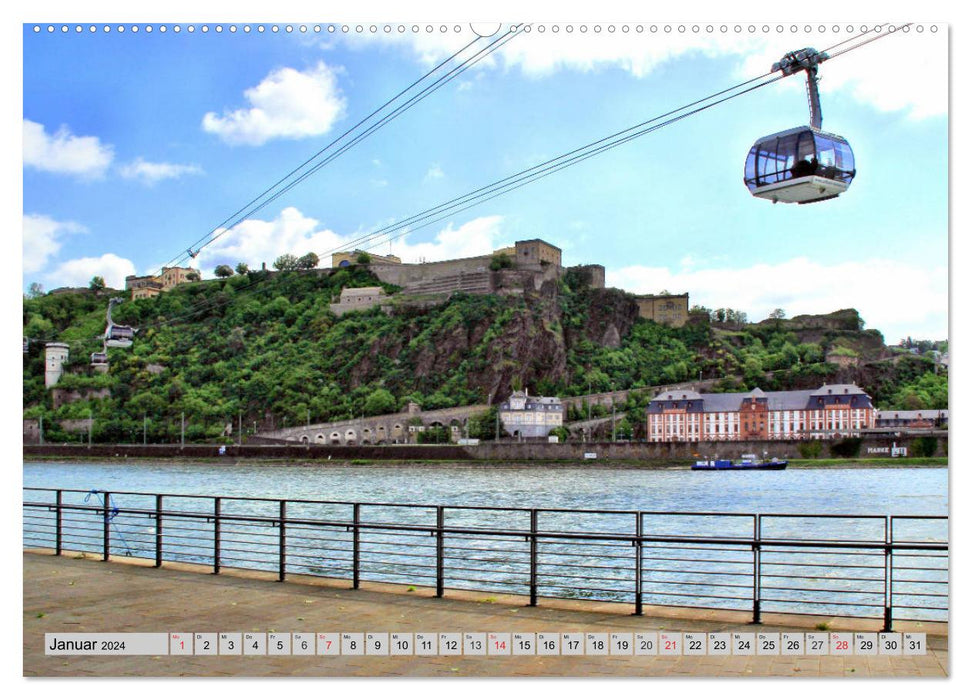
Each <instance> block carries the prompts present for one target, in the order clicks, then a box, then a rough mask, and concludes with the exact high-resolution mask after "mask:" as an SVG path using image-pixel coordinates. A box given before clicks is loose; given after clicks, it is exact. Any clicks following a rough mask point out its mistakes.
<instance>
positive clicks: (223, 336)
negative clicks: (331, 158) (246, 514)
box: [23, 256, 947, 442]
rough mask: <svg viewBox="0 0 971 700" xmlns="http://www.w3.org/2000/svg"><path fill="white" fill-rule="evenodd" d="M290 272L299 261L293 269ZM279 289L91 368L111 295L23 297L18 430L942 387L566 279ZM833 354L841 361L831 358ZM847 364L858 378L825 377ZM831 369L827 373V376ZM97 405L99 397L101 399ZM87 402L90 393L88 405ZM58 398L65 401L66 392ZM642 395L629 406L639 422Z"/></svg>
mask: <svg viewBox="0 0 971 700" xmlns="http://www.w3.org/2000/svg"><path fill="white" fill-rule="evenodd" d="M291 257H292V256H291ZM279 262H280V263H281V264H280V265H278V266H276V267H277V269H278V272H273V273H271V272H268V271H265V270H261V271H249V270H248V269H247V268H246V267H245V266H243V265H240V266H237V268H236V269H235V270H232V269H230V268H229V267H228V266H226V269H220V270H218V271H217V278H216V279H212V280H206V281H200V282H195V283H192V284H185V285H181V286H179V287H176V288H175V289H173V290H171V291H168V292H165V293H163V294H160V295H158V296H156V297H153V298H148V299H139V300H137V301H126V302H125V303H123V304H120V305H118V306H116V307H115V309H114V310H113V312H112V313H113V316H114V319H115V321H116V322H117V323H122V324H126V325H131V326H134V327H136V328H138V329H139V331H138V333H137V334H136V339H135V343H134V345H133V346H132V347H131V348H128V349H109V351H108V352H109V368H108V371H107V372H105V373H99V372H96V371H94V370H93V368H92V367H91V366H90V365H89V360H90V354H91V353H92V352H95V351H100V350H101V340H100V335H101V334H102V333H103V331H104V325H105V310H106V308H107V305H108V300H109V298H110V297H111V296H118V295H120V296H123V297H125V298H126V299H127V293H124V292H118V291H114V290H110V289H94V288H89V289H86V290H85V289H78V290H72V292H71V293H62V294H43V293H40V292H36V293H32V294H30V295H28V296H25V298H24V305H23V323H24V336H25V337H27V338H30V339H33V340H34V342H32V343H31V344H30V348H29V351H28V352H27V353H26V354H25V355H24V374H23V380H24V416H25V418H37V417H41V416H43V418H44V423H45V429H46V431H47V434H48V437H49V439H50V440H52V441H57V440H70V439H77V437H72V436H70V435H68V434H67V433H66V432H64V431H61V430H60V429H59V428H58V425H59V424H60V422H61V421H64V420H68V419H78V418H82V419H83V418H88V417H91V416H93V417H94V418H96V422H95V432H94V436H93V437H94V440H96V441H106V442H108V441H111V442H131V441H137V442H140V441H141V439H142V431H143V428H144V429H145V431H146V433H147V438H148V440H149V441H154V442H175V441H178V439H179V435H180V428H181V417H182V415H183V414H184V415H185V417H186V425H187V430H186V439H187V440H191V441H202V440H205V441H216V440H219V439H221V438H222V437H223V436H224V433H225V432H226V429H227V427H228V426H233V428H232V430H233V431H235V429H236V428H235V426H236V424H237V421H238V420H239V419H240V418H241V419H242V423H243V426H244V431H245V432H252V430H253V429H256V430H264V429H271V428H280V427H285V426H287V425H291V426H292V425H300V424H304V423H305V422H307V421H310V422H322V421H329V420H339V419H345V418H352V417H355V416H361V415H377V414H381V413H387V412H392V411H396V410H400V409H402V408H403V407H404V406H405V405H406V404H407V403H408V402H409V401H416V402H418V403H419V404H421V406H422V407H423V408H425V409H435V408H447V407H451V406H457V405H465V404H476V403H495V402H497V401H499V400H501V399H503V398H505V397H506V396H508V394H509V392H510V391H511V387H513V386H522V387H524V388H528V389H529V391H530V392H531V393H536V394H547V395H560V396H577V395H582V394H586V393H591V392H602V391H610V390H619V389H632V388H633V389H636V388H639V387H650V386H656V385H663V384H671V383H675V382H683V381H693V380H698V379H699V378H701V379H704V380H709V381H712V382H713V383H714V390H715V391H738V390H743V389H747V388H754V387H756V386H759V387H761V388H762V389H764V390H780V389H790V388H810V387H812V388H815V387H818V386H820V385H821V384H823V383H826V382H837V381H838V382H855V383H857V384H859V385H860V386H862V387H863V388H864V389H865V390H866V391H867V392H868V393H870V395H871V396H872V397H873V398H874V401H875V403H876V404H877V405H878V407H880V408H913V407H917V408H946V407H947V376H946V373H942V372H941V371H940V369H939V368H937V371H935V370H936V368H935V365H934V362H933V361H932V360H930V359H929V358H927V357H923V356H920V355H915V354H911V353H905V354H899V353H894V352H893V351H892V350H891V349H889V348H887V347H886V346H885V345H884V343H883V338H882V336H881V335H880V333H879V332H878V331H876V330H864V323H863V321H862V319H860V318H859V315H858V314H857V313H856V312H855V311H853V310H852V309H849V310H843V311H839V312H836V313H834V314H830V315H827V316H811V317H796V318H794V319H790V320H787V319H785V318H784V317H783V316H784V314H783V315H781V316H780V315H775V317H773V318H770V319H767V320H766V321H763V322H761V323H755V324H752V323H747V322H746V319H745V318H744V314H740V313H739V312H733V311H732V310H724V309H722V310H719V311H720V312H721V313H719V312H718V311H716V312H710V311H709V310H705V309H697V308H696V309H694V310H693V313H692V314H691V320H690V322H689V323H687V324H686V325H685V326H683V327H681V328H670V327H666V326H662V325H658V324H656V323H654V322H651V321H647V320H643V319H640V318H638V316H637V306H636V303H635V302H634V298H633V297H632V296H631V295H629V294H627V293H625V292H623V291H620V290H616V289H595V288H591V287H589V286H587V285H586V284H585V282H584V280H583V277H582V276H581V275H580V274H578V273H577V272H575V271H573V270H569V271H567V273H566V274H565V275H564V277H563V278H562V279H561V280H560V281H559V283H553V282H550V283H547V284H545V285H544V286H543V288H542V289H541V290H540V291H539V292H535V293H533V292H530V293H528V294H526V295H525V296H516V295H469V294H454V295H453V296H452V297H451V298H449V299H448V300H447V301H444V302H442V303H440V304H437V305H432V306H427V305H410V304H407V303H395V304H394V306H393V308H392V310H391V312H390V313H385V312H383V311H381V310H380V309H377V308H375V309H372V310H369V311H360V312H352V313H346V314H344V315H343V316H340V317H337V316H335V315H334V314H333V313H332V312H331V310H330V308H329V306H330V304H331V303H334V302H336V301H338V300H339V297H340V292H341V289H343V288H345V287H366V286H381V287H383V288H384V289H385V291H386V292H387V293H389V294H393V293H394V292H396V291H398V290H397V289H396V288H394V287H392V286H389V285H384V284H382V283H381V282H380V281H379V280H378V279H376V278H375V277H373V276H372V275H371V274H370V273H369V272H368V269H367V265H365V264H358V265H355V266H351V267H348V268H341V269H339V270H319V269H313V266H312V265H311V264H310V263H311V262H313V263H314V265H315V264H316V261H310V260H302V259H300V258H294V259H293V260H290V259H289V258H288V259H286V260H280V261H279ZM52 340H57V341H61V342H66V343H68V344H69V345H70V349H71V355H70V361H69V364H68V365H67V366H66V372H65V374H64V376H63V377H62V379H61V380H60V382H59V383H58V385H57V388H58V389H63V390H65V391H66V392H67V391H70V392H74V394H75V396H74V397H73V398H75V400H74V401H71V402H68V403H64V404H63V405H60V406H58V407H57V408H56V409H55V408H54V402H53V396H52V392H51V391H48V390H46V389H45V388H44V356H43V345H44V342H45V341H52ZM834 353H835V354H834ZM840 353H850V354H852V356H853V358H854V360H855V361H854V362H853V363H842V364H840V363H834V362H833V360H834V359H836V358H838V357H839V356H840V355H839V354H840ZM827 359H829V361H827ZM104 389H107V390H108V392H107V395H103V394H105V392H103V391H102V390H104ZM95 392H100V393H98V394H95ZM60 393H65V392H60ZM649 398H650V394H649V392H644V393H642V394H632V397H631V399H630V404H629V405H628V406H627V407H626V408H627V409H629V410H630V411H631V412H632V413H631V415H636V411H638V410H640V409H641V408H643V406H644V405H646V402H647V401H648V400H649Z"/></svg>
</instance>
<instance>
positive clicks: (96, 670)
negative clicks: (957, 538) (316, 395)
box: [23, 552, 948, 677]
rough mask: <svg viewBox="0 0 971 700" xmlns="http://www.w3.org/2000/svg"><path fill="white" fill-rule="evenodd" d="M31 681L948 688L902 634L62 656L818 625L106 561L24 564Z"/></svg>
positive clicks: (864, 625) (932, 631) (940, 640)
mask: <svg viewBox="0 0 971 700" xmlns="http://www.w3.org/2000/svg"><path fill="white" fill-rule="evenodd" d="M23 562H24V675H26V676H341V677H346V676H380V677H392V676H426V677H427V676H437V677H463V676H497V677H510V676H518V677H532V676H547V677H560V676H564V677H577V676H590V677H632V676H696V677H757V676H775V677H779V676H788V677H818V676H827V677H834V676H837V677H866V676H869V677H889V676H899V677H946V676H947V669H948V651H947V649H948V639H947V631H946V627H944V626H942V625H924V626H919V625H915V624H911V625H904V624H901V625H899V627H898V628H897V630H896V631H922V632H926V633H927V646H928V651H927V654H926V655H925V656H638V657H616V656H614V657H596V656H582V657H575V656H574V657H569V656H561V657H542V656H528V657H527V656H503V657H495V656H489V657H475V656H459V657H447V656H435V657H417V656H407V657H404V656H397V657H378V656H361V657H348V656H341V657H326V656H304V657H301V656H245V657H232V656H209V657H204V656H160V657H115V656H84V657H58V656H46V655H45V654H44V633H45V632H62V633H64V632H73V633H82V632H87V633H91V632H189V633H191V632H328V631H330V632H433V633H437V632H638V631H645V630H650V631H655V630H657V631H663V630H668V631H677V632H739V631H742V632H756V631H767V632H769V631H771V632H775V631H799V632H806V631H813V629H814V627H813V625H815V624H816V623H817V622H819V621H820V620H822V618H815V619H811V618H804V617H778V618H775V617H771V616H765V623H764V624H762V625H750V624H746V622H747V621H746V618H745V616H741V615H733V614H729V613H715V612H711V613H706V612H703V611H680V612H679V611H676V610H670V609H665V610H664V611H663V612H664V616H661V615H660V613H661V612H662V611H658V610H653V609H652V610H647V613H648V614H646V615H644V616H643V617H635V616H632V615H630V606H622V605H617V604H591V603H580V602H577V603H573V602H568V601H542V600H541V601H540V606H539V607H535V608H530V607H527V606H525V601H524V600H523V599H521V598H513V597H504V596H495V595H492V594H476V593H461V592H453V591H446V597H445V598H444V599H436V598H434V597H433V595H432V593H431V592H428V591H423V590H417V591H408V590H407V588H406V587H404V586H388V585H385V586H378V585H371V584H367V585H366V588H363V589H361V590H357V591H354V590H351V589H349V588H348V587H347V586H346V584H343V583H340V584H339V583H334V582H326V581H321V580H319V579H312V578H305V577H299V576H294V577H293V579H292V580H288V581H287V582H285V583H279V582H277V581H275V580H272V578H271V577H269V576H264V575H262V574H254V573H248V574H242V573H239V574H237V573H232V574H223V575H219V576H214V575H212V574H210V573H206V570H205V569H203V568H201V567H193V566H191V565H177V564H166V565H165V566H164V567H163V568H161V569H154V568H152V567H151V566H150V565H149V563H148V562H134V563H132V562H127V561H125V562H122V561H118V562H115V561H112V562H107V563H105V562H101V561H100V560H98V559H96V558H94V557H92V556H91V555H89V556H88V558H86V559H82V558H80V556H79V555H68V556H62V557H53V556H50V555H46V554H36V553H30V552H25V553H24V555H23ZM827 624H828V625H829V629H831V630H833V631H840V630H846V631H877V630H878V629H879V624H878V623H876V622H871V621H851V620H827Z"/></svg>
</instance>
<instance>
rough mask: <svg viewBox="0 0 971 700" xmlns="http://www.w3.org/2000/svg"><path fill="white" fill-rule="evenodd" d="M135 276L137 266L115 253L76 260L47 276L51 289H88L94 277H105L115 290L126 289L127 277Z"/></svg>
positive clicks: (64, 263)
mask: <svg viewBox="0 0 971 700" xmlns="http://www.w3.org/2000/svg"><path fill="white" fill-rule="evenodd" d="M134 274H135V264H134V263H133V262H132V261H131V260H128V259H127V258H120V257H118V256H117V255H115V254H114V253H105V254H104V255H102V256H101V257H100V258H76V259H74V260H68V261H67V262H63V263H61V264H60V265H58V266H57V269H55V270H54V271H53V272H51V273H50V274H48V275H47V276H46V278H47V281H48V285H49V286H51V287H86V286H87V285H88V283H89V282H90V281H91V278H92V277H94V276H96V275H97V276H99V277H104V280H105V284H107V285H108V286H109V287H112V288H114V289H124V288H125V277H126V276H128V275H134Z"/></svg>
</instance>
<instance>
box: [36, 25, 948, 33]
mask: <svg viewBox="0 0 971 700" xmlns="http://www.w3.org/2000/svg"><path fill="white" fill-rule="evenodd" d="M911 29H913V30H914V31H915V32H916V33H918V34H921V33H923V32H924V31H925V26H924V25H921V24H918V25H909V26H898V25H889V26H887V27H886V29H884V28H883V27H881V26H880V25H879V24H874V25H867V24H860V25H854V24H847V25H839V24H832V25H826V24H818V25H811V24H805V25H798V24H790V25H782V24H776V25H769V24H762V25H755V24H748V25H742V24H734V25H728V24H719V25H717V26H716V25H713V24H705V25H700V24H691V25H687V24H678V25H673V24H663V25H657V24H650V25H645V24H636V25H630V24H606V25H600V24H592V25H588V24H578V25H573V24H555V23H554V24H535V25H528V24H527V25H525V26H523V28H522V30H521V31H522V32H524V33H526V34H529V33H531V32H534V31H535V32H537V33H539V34H544V33H546V32H547V31H548V32H550V33H552V34H558V33H560V32H561V31H562V32H564V33H565V34H573V33H579V34H587V33H590V32H592V33H594V34H601V33H603V32H606V33H608V34H615V33H617V32H618V31H619V32H620V33H621V34H629V33H631V32H633V33H635V34H645V33H647V34H659V33H660V34H672V33H677V34H689V33H690V34H702V33H704V34H712V35H717V34H743V33H747V34H750V35H751V34H770V33H773V32H775V33H776V34H784V33H787V32H788V33H791V34H795V33H797V32H799V31H802V32H803V33H806V34H813V33H816V34H827V33H831V34H834V35H839V34H840V33H841V32H845V33H846V34H854V33H856V32H868V31H871V30H872V31H874V32H876V33H878V34H880V33H882V32H883V31H887V32H889V33H894V32H897V31H900V32H903V33H904V34H907V33H909V32H910V30H911ZM926 29H928V30H929V31H930V32H931V33H932V34H936V33H937V31H938V29H939V27H938V26H937V25H934V24H932V25H930V26H929V27H926ZM512 30H513V31H516V30H515V28H512ZM45 31H46V33H48V34H55V33H58V32H60V33H61V34H71V33H72V32H73V33H74V34H84V33H88V34H96V33H99V32H100V33H104V34H110V33H112V32H114V33H117V34H124V33H126V32H130V33H132V34H137V33H139V32H144V33H145V34H152V33H154V32H158V33H160V34H166V33H169V32H171V33H173V34H181V33H182V32H183V31H184V32H186V33H188V34H195V33H201V34H209V33H215V34H222V33H224V32H228V33H230V34H236V33H237V32H242V33H243V34H251V33H256V34H265V33H267V32H269V33H271V34H279V33H280V32H283V33H285V34H292V33H294V32H296V33H299V34H307V33H308V32H309V33H312V34H321V33H327V34H352V33H353V34H405V33H406V32H411V33H412V34H421V33H425V34H433V33H438V34H448V33H452V34H461V33H463V32H469V31H474V30H472V29H471V27H469V26H465V27H463V26H462V25H460V24H455V25H447V24H441V25H432V24H426V25H423V26H422V25H418V24H413V25H410V26H408V25H404V24H398V25H391V24H383V25H377V24H368V25H363V24H356V25H348V24H327V25H320V24H314V25H307V24H296V25H294V24H285V25H278V24H271V25H264V24H257V25H249V24H243V25H236V24H228V25H225V26H224V25H221V24H215V25H208V24H201V25H198V26H197V25H194V24H187V25H181V24H173V25H167V24H160V25H152V24H146V25H137V24H132V25H124V24H118V25H110V24H104V25H95V24H90V25H81V24H75V25H67V24H61V25H54V24H48V25H40V24H35V25H33V32H34V33H35V34H41V33H43V32H45Z"/></svg>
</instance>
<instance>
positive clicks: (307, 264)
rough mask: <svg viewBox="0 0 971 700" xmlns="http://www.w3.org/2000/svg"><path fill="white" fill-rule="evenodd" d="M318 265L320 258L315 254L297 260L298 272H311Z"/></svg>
mask: <svg viewBox="0 0 971 700" xmlns="http://www.w3.org/2000/svg"><path fill="white" fill-rule="evenodd" d="M319 263H320V257H319V256H318V255H317V254H316V253H307V254H306V255H302V256H301V257H300V258H298V259H297V269H298V270H312V269H314V268H315V267H317V265H318V264H319Z"/></svg>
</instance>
